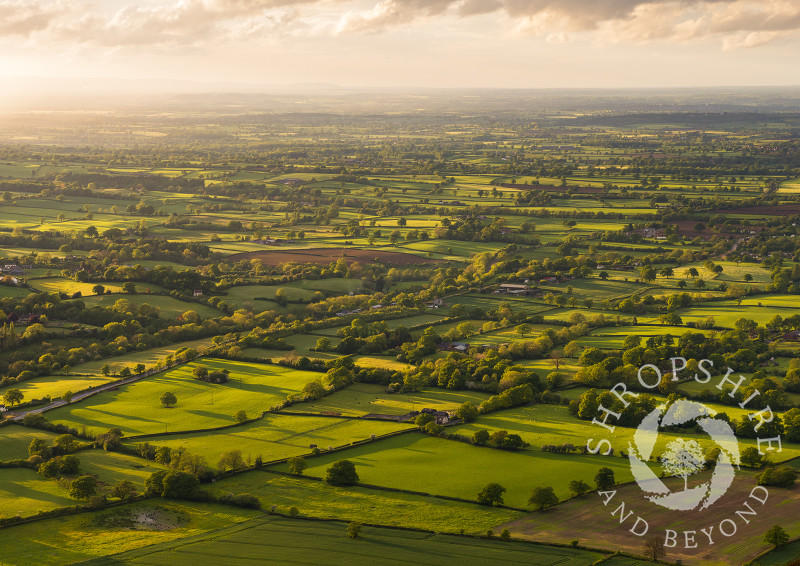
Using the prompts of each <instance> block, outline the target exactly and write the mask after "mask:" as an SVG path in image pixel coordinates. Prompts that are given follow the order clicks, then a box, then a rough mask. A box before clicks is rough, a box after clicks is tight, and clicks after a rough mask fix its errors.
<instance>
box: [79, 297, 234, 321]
mask: <svg viewBox="0 0 800 566" xmlns="http://www.w3.org/2000/svg"><path fill="white" fill-rule="evenodd" d="M120 299H125V300H128V301H130V302H132V303H135V304H137V305H142V304H144V303H147V304H148V305H150V306H151V307H157V308H158V309H159V311H160V317H161V318H163V319H166V320H175V319H176V318H178V317H179V316H180V315H182V314H183V313H185V312H187V311H195V312H196V313H197V314H199V315H200V318H215V317H218V316H221V315H222V313H221V312H220V311H218V310H217V309H215V308H214V307H210V306H208V305H204V304H202V303H194V302H188V301H181V300H180V299H176V298H175V297H170V296H168V295H150V294H147V293H137V294H136V295H103V296H102V297H98V296H96V295H95V296H93V297H86V298H85V299H82V300H83V302H84V303H85V304H86V306H87V307H88V308H91V307H94V306H104V307H112V306H114V303H116V302H117V301H118V300H120Z"/></svg>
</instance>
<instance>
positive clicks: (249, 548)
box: [103, 517, 602, 566]
mask: <svg viewBox="0 0 800 566" xmlns="http://www.w3.org/2000/svg"><path fill="white" fill-rule="evenodd" d="M346 530H347V524H346V523H341V522H334V523H326V522H320V521H303V520H300V519H287V518H282V517H267V518H264V519H256V520H252V521H248V522H246V523H241V524H239V525H237V526H235V527H231V528H228V529H226V530H225V531H224V532H215V533H211V534H209V535H208V536H207V537H194V538H193V539H192V540H187V541H185V542H184V543H183V544H181V541H178V542H177V543H172V544H162V545H159V547H151V548H145V549H141V550H135V551H131V552H128V553H126V554H123V555H118V556H115V557H110V558H109V560H108V561H107V562H103V563H108V564H113V563H114V561H115V560H122V561H124V562H125V563H128V564H153V565H156V564H167V563H169V564H196V563H197V560H198V559H200V558H201V557H202V560H207V561H209V562H210V561H215V562H217V563H224V564H231V565H240V564H241V565H244V564H251V563H252V562H253V561H257V560H263V558H264V557H269V560H270V562H273V563H280V564H287V565H291V564H330V565H331V566H337V565H342V566H347V565H351V564H362V563H373V564H376V563H380V564H386V565H387V566H402V565H412V564H414V565H416V564H430V563H435V564H442V565H445V566H450V565H452V566H460V565H462V564H468V565H469V564H474V565H476V566H478V565H484V564H486V565H493V564H497V565H499V564H531V563H532V562H531V560H534V561H535V563H536V564H539V565H542V566H548V565H563V566H578V565H586V564H590V563H592V562H593V561H595V560H597V559H599V558H601V557H602V555H601V554H599V553H596V552H588V551H583V550H576V549H567V548H558V547H548V546H543V545H533V544H521V543H517V544H509V543H504V542H502V541H499V540H494V541H490V540H485V539H475V538H463V537H457V536H454V535H442V534H434V533H430V532H416V531H405V530H392V529H386V528H380V527H365V528H363V529H362V531H361V534H360V537H359V538H358V539H355V540H354V539H350V538H348V537H347V536H346ZM389 548H391V555H387V549H389Z"/></svg>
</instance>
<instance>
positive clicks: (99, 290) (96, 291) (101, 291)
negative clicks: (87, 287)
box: [92, 283, 106, 295]
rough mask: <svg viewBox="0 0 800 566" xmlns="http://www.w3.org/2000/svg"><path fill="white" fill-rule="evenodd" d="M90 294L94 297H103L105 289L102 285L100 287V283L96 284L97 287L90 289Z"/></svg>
mask: <svg viewBox="0 0 800 566" xmlns="http://www.w3.org/2000/svg"><path fill="white" fill-rule="evenodd" d="M92 292H93V293H94V294H95V295H104V294H105V292H106V288H105V287H104V286H103V285H101V284H100V283H98V284H97V285H95V286H94V287H92Z"/></svg>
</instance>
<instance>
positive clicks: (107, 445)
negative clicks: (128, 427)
mask: <svg viewBox="0 0 800 566" xmlns="http://www.w3.org/2000/svg"><path fill="white" fill-rule="evenodd" d="M94 439H95V440H96V441H97V443H98V444H100V445H101V446H102V447H103V450H105V451H106V452H108V451H109V450H115V449H117V448H119V446H120V445H121V444H122V431H121V430H120V429H118V428H116V427H115V428H110V429H108V431H107V432H104V433H101V434H98V435H97V436H95V438H94Z"/></svg>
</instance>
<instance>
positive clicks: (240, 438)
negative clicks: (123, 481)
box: [128, 413, 414, 467]
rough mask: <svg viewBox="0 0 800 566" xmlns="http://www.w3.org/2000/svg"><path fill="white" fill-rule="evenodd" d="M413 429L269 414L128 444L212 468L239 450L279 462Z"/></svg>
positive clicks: (131, 441) (249, 457)
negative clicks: (169, 451)
mask: <svg viewBox="0 0 800 566" xmlns="http://www.w3.org/2000/svg"><path fill="white" fill-rule="evenodd" d="M413 428H414V427H413V425H409V424H400V423H394V422H385V421H384V422H382V421H367V420H363V421H362V420H355V419H339V418H331V417H322V416H320V417H308V416H293V415H283V414H280V413H277V414H276V413H270V414H267V415H266V416H264V418H262V419H260V420H258V421H255V422H253V423H247V424H243V425H240V426H236V427H233V428H226V429H224V430H220V431H216V432H215V431H211V432H197V433H186V434H170V435H162V436H152V437H148V438H145V439H141V440H130V441H128V444H130V445H134V446H135V445H137V444H139V443H141V442H143V441H146V442H149V443H150V444H152V445H154V446H169V447H170V448H186V450H187V451H188V452H189V453H191V454H198V455H202V456H203V457H204V458H206V460H207V461H208V464H209V465H210V466H212V467H216V465H217V463H218V462H219V459H220V456H222V455H223V454H224V453H225V452H228V451H230V450H241V452H242V455H243V456H244V458H245V459H246V460H248V461H250V462H252V461H253V459H255V457H256V456H261V457H262V459H263V461H265V462H269V461H271V460H279V459H281V458H289V457H292V456H301V455H306V454H310V453H311V449H312V448H311V447H312V445H315V446H318V447H319V448H320V449H321V450H327V449H328V448H331V447H334V448H336V447H339V446H343V445H346V444H350V443H352V442H356V441H364V440H369V439H370V437H371V436H372V435H375V436H380V435H383V434H389V433H393V432H398V431H403V430H410V429H413Z"/></svg>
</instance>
